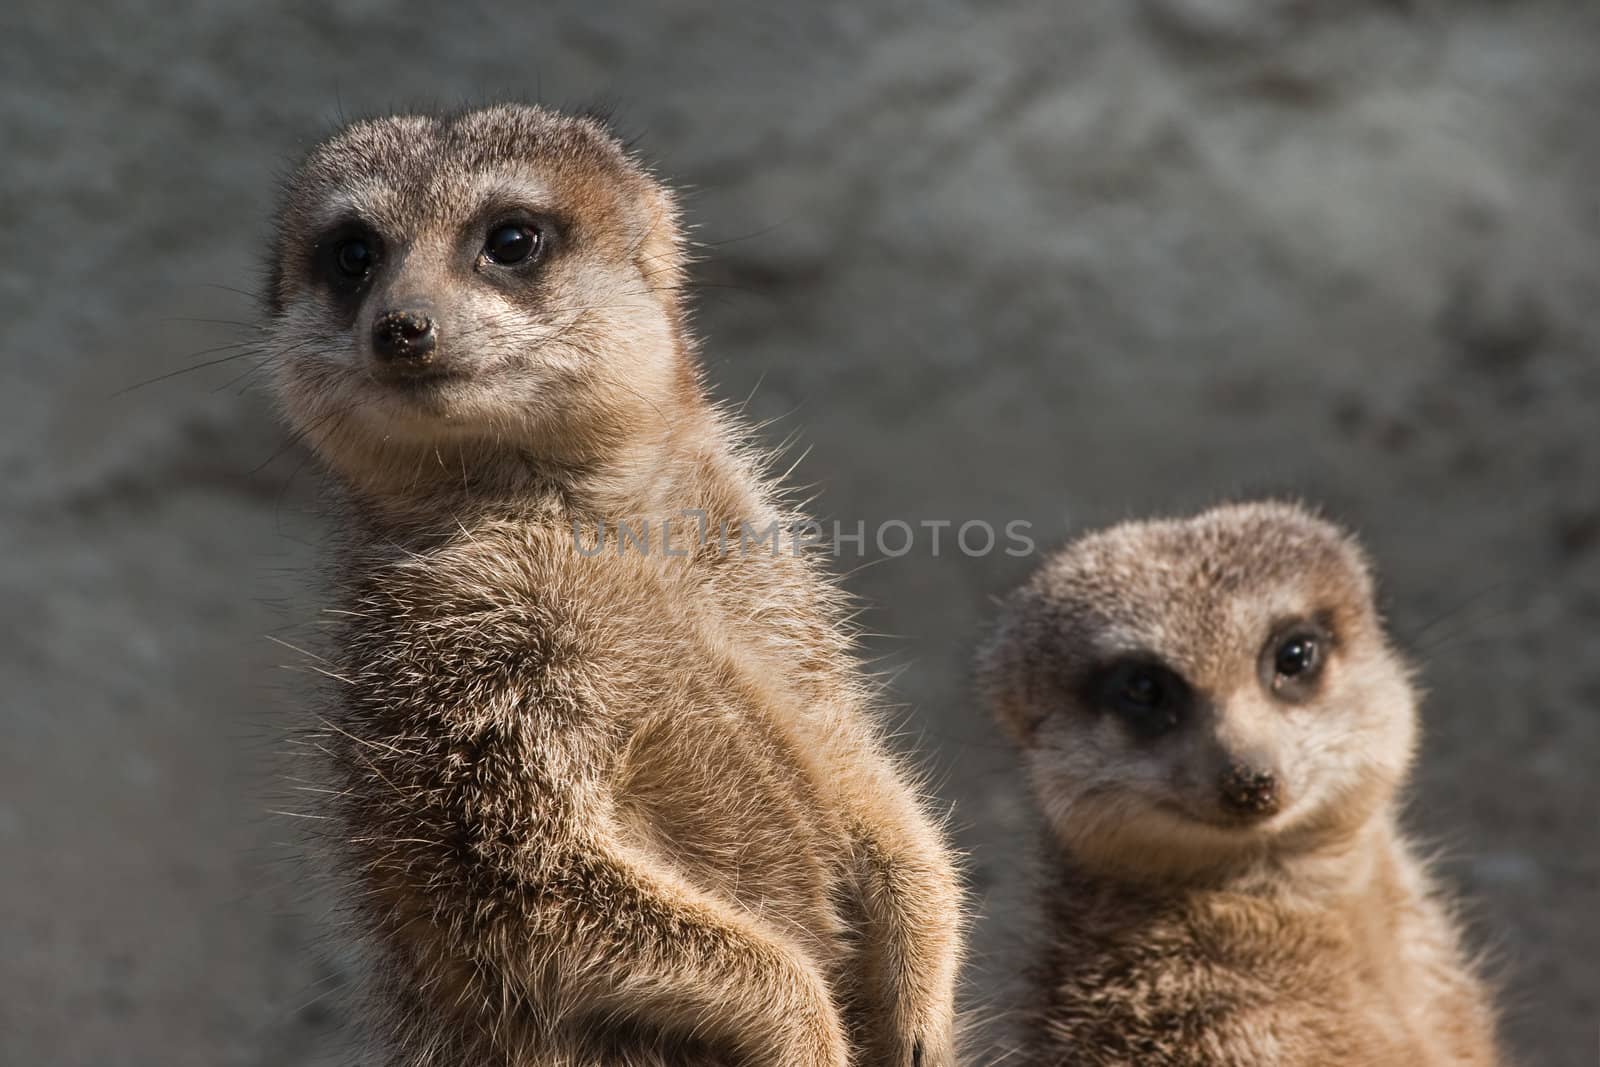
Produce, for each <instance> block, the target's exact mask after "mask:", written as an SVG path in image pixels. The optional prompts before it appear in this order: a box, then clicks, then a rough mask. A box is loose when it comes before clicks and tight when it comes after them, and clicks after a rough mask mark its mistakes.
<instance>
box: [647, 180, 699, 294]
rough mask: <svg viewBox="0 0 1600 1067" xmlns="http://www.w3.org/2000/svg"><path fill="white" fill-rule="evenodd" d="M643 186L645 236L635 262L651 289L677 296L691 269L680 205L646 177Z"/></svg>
mask: <svg viewBox="0 0 1600 1067" xmlns="http://www.w3.org/2000/svg"><path fill="white" fill-rule="evenodd" d="M644 185H645V189H644V192H643V194H642V195H641V196H640V201H641V206H642V208H643V224H644V226H645V232H644V237H643V239H642V240H640V242H639V247H638V251H637V252H635V253H634V262H635V264H636V265H637V266H638V268H639V273H640V274H642V275H643V276H644V279H645V282H646V284H647V285H649V286H650V288H651V289H654V290H656V291H657V292H666V293H671V294H674V295H675V294H676V293H677V292H678V291H679V290H680V289H681V288H682V287H683V283H684V282H685V281H686V273H687V267H688V255H687V250H686V249H685V247H684V240H683V227H682V224H681V222H680V214H679V211H678V201H677V198H676V197H674V196H673V195H672V192H671V191H670V190H668V189H667V188H666V187H665V186H664V185H661V184H660V183H659V182H656V181H654V180H653V179H650V178H648V177H647V178H646V179H645V181H644Z"/></svg>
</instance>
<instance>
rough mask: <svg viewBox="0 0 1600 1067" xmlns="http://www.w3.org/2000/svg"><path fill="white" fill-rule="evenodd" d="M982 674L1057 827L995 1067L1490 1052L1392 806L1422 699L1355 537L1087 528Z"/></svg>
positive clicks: (1391, 1059) (1287, 528) (1434, 900)
mask: <svg viewBox="0 0 1600 1067" xmlns="http://www.w3.org/2000/svg"><path fill="white" fill-rule="evenodd" d="M979 668H980V682H981V685H982V687H983V689H984V690H985V692H986V694H987V697H988V699H989V701H990V704H991V706H992V710H993V712H994V714H995V716H996V717H997V718H998V720H999V721H1000V723H1001V724H1002V725H1003V726H1004V727H1005V729H1006V730H1007V731H1008V732H1009V733H1010V734H1011V736H1012V737H1013V739H1014V740H1015V741H1016V742H1017V744H1018V745H1019V747H1020V749H1021V752H1022V759H1023V763H1024V765H1025V767H1026V771H1027V775H1028V778H1029V780H1030V782H1031V784H1032V787H1033V790H1034V793H1035V795H1036V800H1037V802H1038V804H1039V807H1040V809H1041V810H1042V812H1043V815H1044V818H1045V821H1046V823H1047V825H1048V827H1049V830H1050V831H1051V838H1052V840H1051V842H1050V844H1049V846H1048V848H1047V853H1048V856H1047V860H1046V863H1045V864H1044V869H1045V871H1046V872H1047V873H1046V874H1045V878H1046V883H1045V885H1044V886H1043V890H1044V894H1045V896H1044V901H1043V906H1042V915H1041V919H1042V926H1043V929H1042V930H1041V931H1040V938H1041V941H1042V942H1043V944H1044V945H1045V946H1046V947H1045V948H1044V950H1043V953H1042V958H1041V959H1040V960H1039V965H1038V970H1037V972H1036V973H1035V975H1034V985H1033V987H1032V989H1031V993H1030V996H1031V998H1032V1000H1031V1003H1028V1004H1026V1005H1025V1006H1024V1010H1023V1018H1024V1019H1025V1023H1024V1026H1025V1032H1024V1033H1023V1035H1022V1038H1021V1045H1022V1047H1021V1050H1020V1052H1021V1055H1020V1057H1019V1058H1018V1059H1017V1060H1016V1061H1014V1062H1017V1063H1019V1064H1036V1065H1040V1067H1043V1065H1046V1064H1048V1065H1064V1064H1074V1065H1078V1064H1082V1065H1096V1067H1104V1065H1111V1064H1128V1065H1132V1064H1137V1065H1169V1067H1172V1065H1180V1064H1181V1065H1188V1067H1223V1065H1228V1067H1312V1065H1317V1067H1325V1065H1329V1064H1352V1065H1353V1064H1361V1065H1363V1067H1445V1065H1447V1064H1450V1065H1461V1064H1469V1065H1488V1064H1493V1063H1495V1062H1496V1051H1495V1043H1494V1038H1493V1022H1492V1013H1491V1009H1490V1004H1489V1000H1488V997H1487V995H1486V994H1485V992H1484V990H1483V988H1482V987H1481V985H1480V983H1479V981H1478V979H1477V978H1476V977H1475V976H1474V974H1473V972H1472V969H1471V967H1470V966H1469V964H1468V962H1467V960H1466V958H1465V956H1464V955H1463V952H1462V949H1461V947H1460V945H1459V939H1458V935H1457V932H1456V929H1455V927H1454V925H1453V923H1452V921H1451V918H1450V915H1449V912H1448V908H1447V907H1446V905H1445V904H1443V903H1442V902H1441V901H1440V899H1439V896H1438V893H1437V892H1436V890H1435V889H1434V888H1433V886H1432V885H1431V883H1430V880H1429V878H1428V875H1427V872H1426V870H1425V868H1424V865H1423V864H1422V862H1420V861H1419V860H1418V859H1417V857H1416V856H1415V855H1414V854H1413V852H1412V850H1411V848H1410V847H1409V846H1408V845H1407V842H1406V840H1405V838H1404V836H1403V834H1402V833H1401V831H1400V828H1399V825H1398V822H1397V816H1396V807H1397V801H1396V792H1397V790H1398V789H1399V788H1400V786H1401V785H1402V784H1403V782H1404V780H1405V777H1406V774H1407V769H1408V767H1409V765H1410V762H1411V758H1412V749H1413V747H1414V743H1415V734H1416V707H1415V705H1416V699H1415V696H1414V694H1413V690H1412V686H1411V682H1410V674H1411V672H1410V670H1409V668H1408V667H1407V666H1406V664H1405V663H1404V662H1403V661H1402V660H1401V658H1400V657H1399V656H1398V655H1397V654H1396V652H1395V651H1394V649H1393V648H1392V647H1391V646H1390V644H1389V641H1388V638H1387V637H1386V636H1385V633H1384V629H1383V624H1382V621H1381V619H1380V618H1379V615H1378V612H1377V609H1376V607H1375V604H1374V600H1373V588H1372V579H1371V576H1370V570H1369V567H1368V564H1367V561H1366V558H1365V556H1364V555H1363V553H1362V551H1361V549H1360V548H1359V546H1358V545H1357V544H1356V543H1355V541H1354V540H1353V539H1352V538H1351V537H1350V536H1349V535H1347V534H1345V533H1343V532H1342V531H1340V530H1338V529H1336V528H1335V527H1333V526H1331V525H1330V524H1328V523H1327V522H1325V521H1323V520H1321V519H1319V518H1317V517H1315V516H1313V515H1310V514H1308V513H1307V512H1305V511H1303V510H1301V509H1300V508H1298V507H1294V506H1290V505H1286V504H1275V503H1262V504H1243V505H1235V506H1228V507H1221V508H1217V509H1215V510H1212V511H1208V512H1205V513H1204V514H1201V515H1199V516H1198V517H1195V518H1192V519H1188V520H1169V521H1155V522H1130V523H1126V524H1124V525H1120V526H1115V527H1112V528H1111V529H1109V530H1105V531H1103V532H1100V533H1095V534H1090V535H1088V536H1086V537H1084V538H1082V539H1081V540H1078V541H1077V542H1075V543H1073V544H1071V545H1069V546H1068V547H1067V548H1066V549H1065V550H1063V551H1062V552H1060V553H1059V554H1058V555H1056V556H1055V557H1054V558H1052V559H1051V560H1050V561H1049V562H1048V563H1047V564H1046V565H1045V566H1044V567H1042V568H1041V569H1040V571H1039V572H1038V573H1037V574H1036V575H1035V576H1034V577H1033V579H1032V580H1031V581H1029V582H1028V583H1027V584H1026V585H1025V586H1024V587H1023V588H1022V589H1020V590H1019V591H1018V592H1016V593H1015V594H1013V596H1012V597H1011V599H1010V600H1009V601H1008V603H1007V605H1006V607H1005V609H1004V611H1003V615H1002V618H1001V620H1000V622H999V625H998V628H997V630H996V632H995V634H994V636H993V637H992V638H991V639H990V641H989V642H988V644H987V646H986V647H985V648H984V650H983V652H982V654H981V655H980V661H979ZM1007 1062H1013V1061H1010V1060H1008V1061H1007Z"/></svg>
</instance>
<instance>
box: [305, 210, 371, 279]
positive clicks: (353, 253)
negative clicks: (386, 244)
mask: <svg viewBox="0 0 1600 1067" xmlns="http://www.w3.org/2000/svg"><path fill="white" fill-rule="evenodd" d="M382 254H383V242H382V241H381V240H380V239H379V238H378V236H377V234H375V233H373V232H372V231H371V230H369V229H367V227H365V226H364V225H362V224H361V223H359V222H347V223H345V224H343V225H341V226H338V227H336V228H334V229H333V230H331V231H330V232H329V233H327V234H326V235H325V236H323V237H322V238H321V239H320V240H318V241H317V244H316V250H315V259H314V262H313V269H314V271H315V273H316V275H317V277H318V278H320V279H322V280H323V281H325V282H326V283H327V284H329V285H331V286H332V287H333V288H334V289H335V290H336V291H338V292H340V293H341V294H343V295H351V294H353V293H354V291H355V290H356V289H357V288H358V287H359V286H360V284H361V283H362V282H363V281H364V280H366V279H367V278H369V277H371V275H372V272H373V271H374V270H376V269H377V267H378V260H379V259H380V258H381V256H382Z"/></svg>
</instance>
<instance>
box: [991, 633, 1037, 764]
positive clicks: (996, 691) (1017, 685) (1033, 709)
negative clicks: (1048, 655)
mask: <svg viewBox="0 0 1600 1067" xmlns="http://www.w3.org/2000/svg"><path fill="white" fill-rule="evenodd" d="M1029 629H1030V627H1029V626H1028V624H1027V622H1026V620H1024V619H1019V618H1017V617H1016V616H1015V615H1009V614H1008V616H1006V617H1003V618H1002V619H1001V620H1000V622H999V623H998V624H996V626H995V628H994V631H993V632H992V633H991V634H990V635H989V639H988V640H987V641H985V642H984V643H983V645H982V647H980V648H979V650H978V657H977V682H978V691H979V693H981V694H982V696H983V698H984V701H985V703H987V704H988V706H989V713H990V714H991V715H993V716H994V719H995V721H996V722H997V723H998V724H999V725H1000V727H1001V728H1002V729H1003V730H1005V732H1006V733H1007V734H1008V735H1010V737H1011V739H1012V740H1013V741H1016V742H1018V743H1024V742H1026V741H1027V739H1028V738H1029V737H1031V736H1032V735H1033V732H1034V730H1035V729H1037V728H1038V726H1039V723H1040V722H1041V721H1043V719H1044V717H1045V710H1044V709H1042V708H1040V707H1039V706H1038V705H1039V701H1038V699H1037V698H1038V696H1039V694H1038V693H1037V689H1038V686H1037V685H1036V684H1035V682H1034V680H1033V677H1032V674H1033V666H1034V665H1033V664H1031V663H1030V662H1029V661H1030V658H1031V657H1030V656H1029V654H1028V648H1029V639H1030V636H1031V635H1030V634H1029Z"/></svg>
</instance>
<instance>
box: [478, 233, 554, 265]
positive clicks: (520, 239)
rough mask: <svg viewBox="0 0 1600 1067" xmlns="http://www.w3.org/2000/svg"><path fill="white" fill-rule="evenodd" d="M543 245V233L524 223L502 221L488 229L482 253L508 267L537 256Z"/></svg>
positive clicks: (492, 260)
mask: <svg viewBox="0 0 1600 1067" xmlns="http://www.w3.org/2000/svg"><path fill="white" fill-rule="evenodd" d="M543 247H544V235H543V234H542V233H540V232H539V230H538V228H537V227H535V226H529V225H527V224H526V223H504V224H502V225H500V226H496V227H495V228H494V229H492V230H490V231H489V237H488V239H487V240H485V241H484V242H483V254H484V256H485V257H486V258H487V259H489V260H490V261H491V262H494V263H498V264H500V265H501V266H503V267H510V266H513V265H515V264H518V263H523V262H526V261H527V260H529V259H531V258H533V257H534V256H537V255H538V254H539V252H540V251H541V250H542V249H543Z"/></svg>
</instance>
